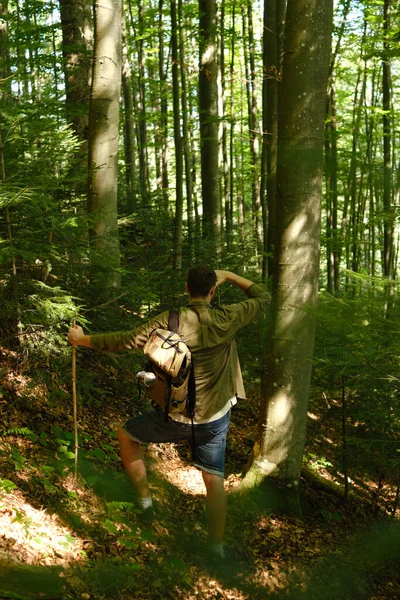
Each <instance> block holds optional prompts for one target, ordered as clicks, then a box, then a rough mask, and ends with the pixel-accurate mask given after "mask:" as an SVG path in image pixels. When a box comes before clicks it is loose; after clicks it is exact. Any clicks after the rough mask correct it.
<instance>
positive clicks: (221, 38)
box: [217, 0, 227, 243]
mask: <svg viewBox="0 0 400 600" xmlns="http://www.w3.org/2000/svg"><path fill="white" fill-rule="evenodd" d="M224 19H225V1H224V0H222V1H221V0H218V19H217V22H218V60H217V65H218V78H217V82H218V116H219V124H218V170H219V172H220V178H219V201H220V206H219V210H218V213H219V223H218V228H219V230H220V232H221V243H223V242H225V241H226V236H225V231H224V224H223V221H224V215H225V198H226V193H227V190H226V188H225V177H224V173H225V155H224V123H225V24H224Z"/></svg>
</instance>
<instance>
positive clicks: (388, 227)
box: [382, 0, 394, 280]
mask: <svg viewBox="0 0 400 600" xmlns="http://www.w3.org/2000/svg"><path fill="white" fill-rule="evenodd" d="M390 12H391V1H390V0H384V3H383V36H384V40H383V59H382V102H383V106H382V108H383V116H382V121H383V210H384V222H383V244H384V247H383V257H384V260H383V274H384V275H385V277H387V278H388V279H389V280H390V279H392V276H393V258H394V244H393V239H394V232H393V225H394V215H393V207H392V156H391V145H392V116H391V62H390V54H389V52H390Z"/></svg>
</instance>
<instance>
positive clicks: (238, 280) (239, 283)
mask: <svg viewBox="0 0 400 600" xmlns="http://www.w3.org/2000/svg"><path fill="white" fill-rule="evenodd" d="M215 274H216V276H217V283H216V284H215V285H216V286H217V287H218V286H219V285H221V284H222V283H225V281H229V283H231V284H232V285H235V286H236V287H237V288H239V289H240V290H242V292H245V291H246V290H247V288H249V287H250V286H251V285H253V282H252V281H250V279H246V278H245V277H241V276H240V275H236V274H235V273H232V271H217V270H216V271H215Z"/></svg>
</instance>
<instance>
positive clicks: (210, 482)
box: [201, 471, 224, 492]
mask: <svg viewBox="0 0 400 600" xmlns="http://www.w3.org/2000/svg"><path fill="white" fill-rule="evenodd" d="M201 473H202V475H203V481H204V484H205V486H206V489H207V492H216V491H221V490H223V489H224V478H223V477H221V476H220V475H216V474H215V473H208V471H202V472H201Z"/></svg>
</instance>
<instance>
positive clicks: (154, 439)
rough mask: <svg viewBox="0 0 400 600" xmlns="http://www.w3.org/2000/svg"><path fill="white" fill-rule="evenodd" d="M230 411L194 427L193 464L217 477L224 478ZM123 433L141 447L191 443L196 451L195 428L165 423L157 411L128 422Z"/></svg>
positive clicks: (171, 421)
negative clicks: (168, 443) (143, 445)
mask: <svg viewBox="0 0 400 600" xmlns="http://www.w3.org/2000/svg"><path fill="white" fill-rule="evenodd" d="M229 421H230V412H229V411H228V412H227V413H226V415H224V416H223V417H221V418H220V419H218V420H217V421H212V422H211V423H203V424H200V425H195V426H194V428H195V448H194V464H195V466H196V467H198V468H199V469H201V470H203V471H207V472H208V473H212V474H214V475H219V476H220V477H223V476H224V470H225V448H226V435H227V433H228V429H229ZM122 429H123V431H124V432H125V433H126V435H128V436H129V437H130V438H131V439H133V440H134V441H135V442H139V443H140V444H150V443H153V444H164V443H166V442H181V441H183V440H186V441H188V442H189V444H190V447H191V448H192V452H193V442H192V425H191V424H186V423H178V422H177V421H173V420H172V419H170V420H169V421H168V422H167V423H165V421H164V413H163V411H162V410H161V409H159V408H155V409H154V410H152V411H150V412H146V413H144V414H142V415H139V416H138V417H133V418H132V419H128V421H126V423H124V425H123V426H122Z"/></svg>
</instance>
